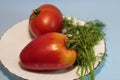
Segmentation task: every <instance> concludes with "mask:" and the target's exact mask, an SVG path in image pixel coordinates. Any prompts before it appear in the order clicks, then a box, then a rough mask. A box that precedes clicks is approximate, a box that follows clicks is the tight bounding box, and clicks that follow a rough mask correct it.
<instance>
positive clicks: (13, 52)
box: [0, 18, 106, 80]
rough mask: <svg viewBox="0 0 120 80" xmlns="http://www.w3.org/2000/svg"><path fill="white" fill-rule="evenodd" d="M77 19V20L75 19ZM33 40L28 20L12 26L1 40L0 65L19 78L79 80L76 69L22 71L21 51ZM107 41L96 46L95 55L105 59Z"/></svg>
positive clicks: (79, 21) (29, 79)
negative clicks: (20, 62)
mask: <svg viewBox="0 0 120 80" xmlns="http://www.w3.org/2000/svg"><path fill="white" fill-rule="evenodd" d="M74 19H75V18H74ZM76 22H77V23H80V24H84V22H83V21H81V20H80V19H75V23H76ZM31 40H32V38H31V36H30V33H29V30H28V20H24V21H21V22H19V23H17V24H15V25H14V26H12V27H11V28H10V29H9V30H8V31H7V32H6V33H4V35H3V36H2V37H1V40H0V61H1V62H0V64H2V65H4V67H6V69H7V70H8V71H10V72H11V73H12V74H15V75H16V76H17V77H21V78H23V79H28V80H73V79H75V78H78V76H77V74H76V70H77V67H76V68H73V69H72V68H69V69H66V70H59V71H46V72H44V71H39V72H30V71H26V70H24V69H22V68H21V67H20V65H19V54H20V52H21V50H22V49H23V48H24V47H25V46H26V44H28V43H29V42H30V41H31ZM105 47H106V46H105V41H104V40H101V41H100V42H99V44H98V45H96V46H95V48H94V49H95V54H96V55H97V56H99V57H104V53H105ZM101 61H102V58H99V59H98V60H97V61H96V64H95V67H97V65H99V63H100V62H101Z"/></svg>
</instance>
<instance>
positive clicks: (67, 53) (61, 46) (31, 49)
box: [20, 32, 76, 70]
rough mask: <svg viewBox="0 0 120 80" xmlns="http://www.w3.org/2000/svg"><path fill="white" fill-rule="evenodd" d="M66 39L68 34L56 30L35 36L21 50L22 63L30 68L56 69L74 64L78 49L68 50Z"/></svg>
mask: <svg viewBox="0 0 120 80" xmlns="http://www.w3.org/2000/svg"><path fill="white" fill-rule="evenodd" d="M66 41H67V37H66V36H64V35H63V34H61V33H56V32H52V33H47V34H45V35H42V36H39V37H37V38H35V39H34V40H33V41H31V42H30V43H29V44H28V45H27V46H26V47H25V48H24V49H23V50H22V51H21V53H20V62H21V65H22V66H23V67H24V68H26V69H30V70H56V69H63V68H67V67H70V66H72V65H73V64H74V62H75V61H76V51H75V50H68V49H67V48H66V46H65V42H66Z"/></svg>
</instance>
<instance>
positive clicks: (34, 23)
mask: <svg viewBox="0 0 120 80" xmlns="http://www.w3.org/2000/svg"><path fill="white" fill-rule="evenodd" d="M62 26H63V15H62V13H61V11H60V10H59V9H58V8H57V7H56V6H54V5H52V4H44V5H41V6H40V7H38V8H37V9H35V10H34V11H33V13H32V14H31V15H30V18H29V27H30V32H31V33H32V35H33V36H40V35H43V34H45V33H48V32H61V31H62Z"/></svg>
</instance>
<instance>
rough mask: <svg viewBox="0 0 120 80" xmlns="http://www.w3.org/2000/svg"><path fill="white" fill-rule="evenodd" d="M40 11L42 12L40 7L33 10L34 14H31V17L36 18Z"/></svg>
mask: <svg viewBox="0 0 120 80" xmlns="http://www.w3.org/2000/svg"><path fill="white" fill-rule="evenodd" d="M39 13H40V10H38V9H35V10H33V14H32V15H31V16H30V19H34V18H35V17H36V16H37V15H39Z"/></svg>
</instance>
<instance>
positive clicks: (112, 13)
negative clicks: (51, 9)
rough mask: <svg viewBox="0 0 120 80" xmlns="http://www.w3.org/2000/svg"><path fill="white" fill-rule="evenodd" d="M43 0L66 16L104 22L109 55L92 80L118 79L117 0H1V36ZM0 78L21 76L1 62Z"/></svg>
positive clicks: (119, 14)
mask: <svg viewBox="0 0 120 80" xmlns="http://www.w3.org/2000/svg"><path fill="white" fill-rule="evenodd" d="M44 3H50V4H54V5H55V6H57V7H58V8H59V9H60V10H61V11H62V13H63V14H64V15H65V16H72V17H76V18H80V19H82V20H85V21H86V20H94V19H99V20H101V21H103V22H104V23H105V24H106V28H105V33H106V37H105V39H106V45H107V54H108V57H106V59H105V60H104V61H103V62H102V64H101V65H100V66H99V67H98V68H97V70H96V71H95V73H96V76H95V78H96V79H95V80H120V77H119V75H120V70H119V68H120V63H119V61H120V58H119V56H120V51H119V50H120V47H119V45H120V35H119V34H120V0H0V36H2V35H3V33H4V32H5V31H6V30H8V29H9V28H10V27H11V26H13V25H14V24H16V23H18V22H20V21H22V20H25V19H28V17H29V15H30V14H31V12H32V10H33V9H35V8H37V7H38V6H40V5H41V4H44ZM23 35H24V34H23ZM4 75H6V76H4ZM27 75H29V74H27ZM68 77H69V76H68ZM0 80H21V79H20V78H16V77H15V76H14V75H12V74H9V72H7V71H6V70H5V68H4V67H3V66H2V65H0ZM86 80H87V79H86Z"/></svg>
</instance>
